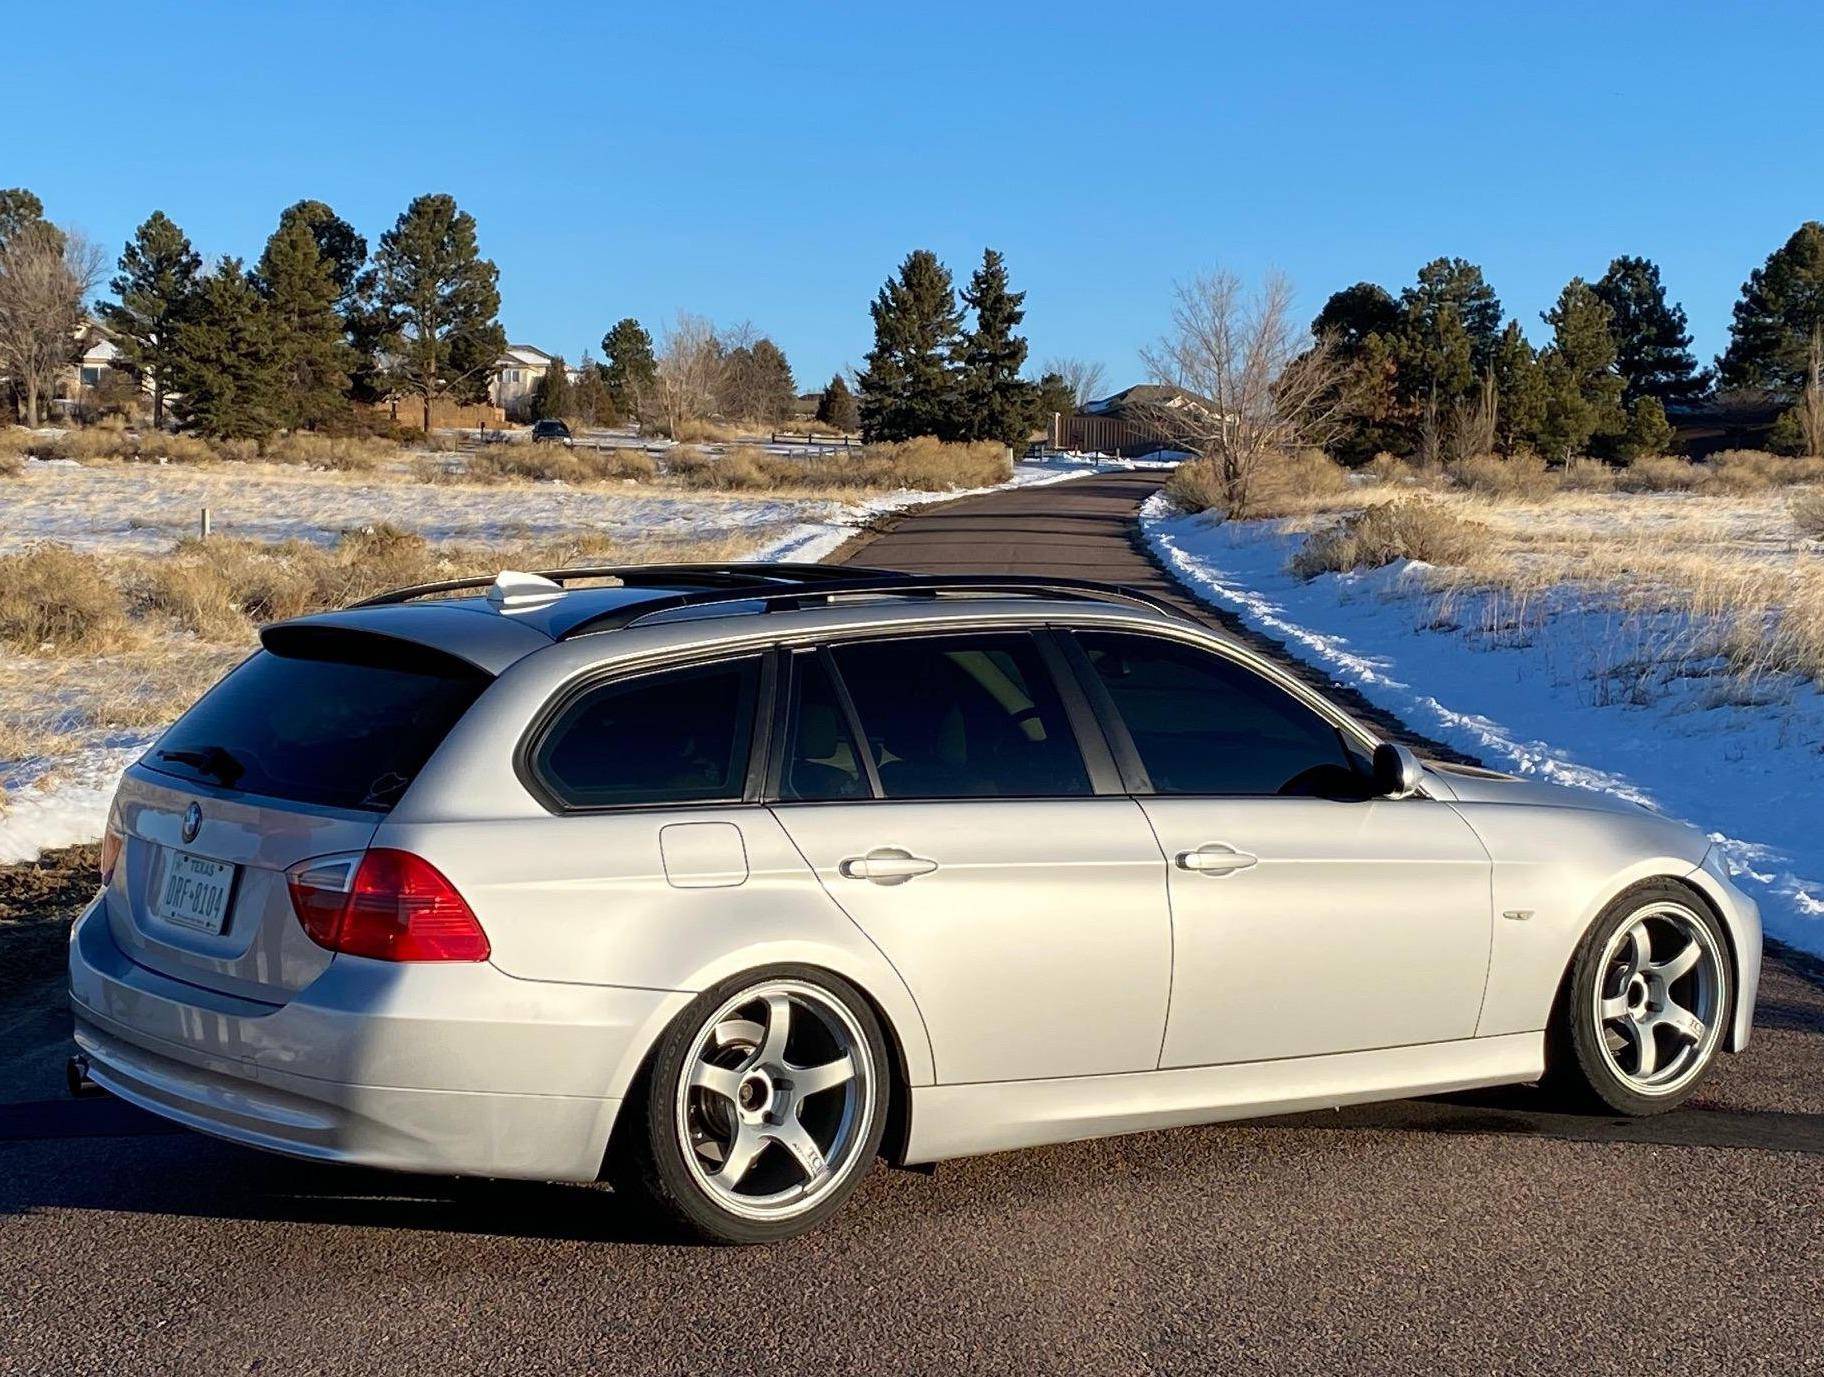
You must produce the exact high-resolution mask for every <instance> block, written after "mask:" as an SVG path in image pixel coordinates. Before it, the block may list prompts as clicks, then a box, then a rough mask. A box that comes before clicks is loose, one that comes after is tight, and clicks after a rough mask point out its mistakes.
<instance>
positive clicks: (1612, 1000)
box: [1592, 900, 1727, 1095]
mask: <svg viewBox="0 0 1824 1377" xmlns="http://www.w3.org/2000/svg"><path fill="white" fill-rule="evenodd" d="M1597 969H1598V978H1597V980H1596V983H1595V988H1594V991H1593V993H1592V998H1593V999H1594V1002H1595V1009H1594V1012H1595V1016H1596V1022H1597V1026H1598V1027H1599V1028H1600V1029H1601V1031H1602V1037H1601V1048H1602V1053H1603V1057H1604V1059H1605V1061H1606V1062H1607V1063H1608V1065H1609V1068H1610V1069H1611V1070H1612V1071H1613V1072H1614V1073H1615V1074H1616V1075H1617V1076H1618V1077H1620V1078H1621V1079H1622V1080H1623V1081H1624V1082H1625V1083H1626V1084H1627V1086H1628V1087H1629V1088H1630V1089H1632V1090H1634V1091H1635V1092H1636V1093H1638V1094H1641V1095H1669V1094H1673V1093H1675V1092H1677V1091H1678V1090H1680V1089H1682V1088H1683V1087H1684V1086H1685V1084H1686V1083H1687V1082H1689V1081H1690V1080H1691V1079H1692V1078H1693V1077H1695V1076H1696V1075H1697V1074H1698V1072H1700V1071H1701V1070H1702V1069H1703V1068H1704V1067H1705V1066H1706V1065H1707V1064H1708V1063H1709V1061H1710V1057H1711V1054H1712V1052H1713V1051H1714V1049H1715V1045H1716V1041H1717V1038H1718V1037H1719V1036H1720V1034H1721V1032H1722V1028H1721V1019H1720V1018H1719V1017H1718V1015H1719V1013H1720V1011H1721V1010H1722V1009H1723V1008H1724V1007H1725V1001H1724V981H1725V980H1726V979H1727V975H1726V972H1727V966H1726V965H1725V964H1724V961H1723V955H1722V953H1721V951H1719V950H1718V948H1717V942H1716V938H1715V936H1714V935H1713V934H1712V932H1711V929H1710V927H1709V925H1708V924H1706V923H1704V922H1702V921H1701V920H1700V919H1699V918H1698V916H1697V914H1696V913H1695V912H1694V911H1693V910H1692V909H1691V908H1690V907H1688V906H1686V905H1684V904H1679V903H1673V902H1670V901H1665V900H1660V901H1656V902H1654V903H1650V904H1647V905H1645V906H1643V907H1641V908H1639V909H1637V910H1635V911H1634V912H1633V913H1632V914H1631V915H1630V916H1629V918H1628V921H1626V922H1624V923H1623V924H1622V925H1621V926H1620V927H1618V928H1617V929H1616V930H1615V931H1614V933H1613V934H1611V935H1610V937H1609V939H1608V943H1607V945H1606V946H1605V947H1604V949H1603V953H1602V957H1601V960H1600V962H1599V965H1598V968H1597Z"/></svg>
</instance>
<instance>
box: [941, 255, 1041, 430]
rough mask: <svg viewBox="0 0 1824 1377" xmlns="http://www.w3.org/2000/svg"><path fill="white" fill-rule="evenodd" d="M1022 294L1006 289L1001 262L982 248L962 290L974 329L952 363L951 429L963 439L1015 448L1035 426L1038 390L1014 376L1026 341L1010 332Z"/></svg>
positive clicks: (1019, 317)
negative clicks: (954, 396)
mask: <svg viewBox="0 0 1824 1377" xmlns="http://www.w3.org/2000/svg"><path fill="white" fill-rule="evenodd" d="M1025 300H1026V293H1024V292H1015V291H1010V290H1008V282H1007V260H1006V259H1004V258H1003V257H1002V256H1001V255H1000V254H999V253H998V252H997V251H996V250H994V249H984V250H982V263H981V266H980V267H979V268H977V269H976V270H975V274H974V275H973V276H972V277H971V278H970V279H969V285H968V286H967V287H965V288H964V289H963V301H964V302H965V303H967V305H968V306H969V308H970V309H971V310H973V311H974V312H975V328H974V329H972V330H970V331H968V332H967V333H965V334H964V336H963V339H962V348H961V349H960V350H959V354H958V359H959V364H960V368H959V370H958V377H957V404H958V416H957V422H956V431H957V434H958V436H959V438H961V439H964V440H998V441H999V442H1000V443H1001V444H1003V445H1015V444H1019V443H1020V442H1021V441H1023V440H1025V439H1026V437H1027V436H1029V435H1030V434H1031V433H1032V430H1033V427H1034V426H1035V425H1036V424H1037V423H1038V389H1037V388H1036V387H1035V386H1034V385H1033V384H1032V383H1031V382H1029V381H1027V380H1026V379H1025V378H1023V377H1021V376H1020V370H1021V369H1022V368H1024V367H1025V366H1026V340H1025V337H1024V336H1022V335H1019V334H1016V333H1015V331H1016V330H1017V329H1018V327H1019V325H1020V322H1021V321H1023V320H1025V318H1026V312H1025V311H1024V310H1023V309H1021V306H1022V303H1023V302H1024V301H1025Z"/></svg>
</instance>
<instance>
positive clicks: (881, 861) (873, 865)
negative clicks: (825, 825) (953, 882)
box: [836, 846, 937, 885]
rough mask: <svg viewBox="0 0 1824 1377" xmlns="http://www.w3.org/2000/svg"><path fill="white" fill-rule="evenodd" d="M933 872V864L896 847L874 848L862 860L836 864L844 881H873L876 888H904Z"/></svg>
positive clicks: (935, 866)
mask: <svg viewBox="0 0 1824 1377" xmlns="http://www.w3.org/2000/svg"><path fill="white" fill-rule="evenodd" d="M936 869H937V862H936V861H933V860H927V859H926V858H925V857H923V856H914V855H913V854H912V853H911V852H910V851H906V850H904V849H902V848H900V847H897V846H877V847H875V848H874V849H873V850H872V851H870V852H868V854H867V855H865V856H850V857H848V858H847V859H846V860H842V861H839V862H837V864H836V872H837V873H838V874H839V875H841V876H842V877H843V878H844V879H849V880H872V881H873V882H874V883H875V884H877V885H903V884H904V883H905V882H906V881H907V880H911V879H915V878H916V877H918V876H920V875H929V874H930V873H931V872H932V871H933V870H936Z"/></svg>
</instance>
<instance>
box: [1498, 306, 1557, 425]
mask: <svg viewBox="0 0 1824 1377" xmlns="http://www.w3.org/2000/svg"><path fill="white" fill-rule="evenodd" d="M1493 368H1494V375H1495V396H1496V398H1497V399H1498V402H1499V408H1498V411H1497V414H1496V417H1495V445H1496V448H1498V449H1499V450H1500V451H1501V453H1503V454H1510V455H1511V454H1514V453H1516V452H1518V451H1519V450H1522V449H1526V448H1536V447H1537V446H1538V445H1539V435H1540V431H1541V430H1542V429H1543V428H1544V426H1545V374H1544V372H1543V370H1542V369H1541V368H1540V366H1539V355H1538V353H1537V352H1536V351H1535V350H1534V349H1533V346H1532V344H1531V343H1529V342H1528V340H1527V338H1526V332H1525V331H1523V330H1522V329H1521V328H1520V322H1519V321H1517V320H1510V321H1508V323H1507V328H1506V329H1505V330H1503V331H1502V332H1501V339H1500V341H1499V342H1498V343H1497V344H1496V345H1495V361H1494V365H1493Z"/></svg>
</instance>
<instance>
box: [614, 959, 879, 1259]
mask: <svg viewBox="0 0 1824 1377" xmlns="http://www.w3.org/2000/svg"><path fill="white" fill-rule="evenodd" d="M889 1084H890V1083H889V1079H888V1071H887V1055H886V1040H885V1037H884V1035H883V1033H882V1032H881V1028H880V1021H879V1019H877V1018H876V1017H875V1016H874V1012H873V1010H872V1009H871V1008H870V1007H869V1005H868V1003H867V1001H866V1000H865V999H864V998H862V996H861V995H860V993H859V992H857V991H856V990H855V988H854V987H853V986H852V985H850V984H849V983H848V982H847V981H845V980H842V979H841V978H840V977H837V976H835V975H832V974H830V973H828V972H825V971H817V970H813V969H810V968H807V967H790V966H781V967H776V968H773V969H770V970H765V971H756V972H751V973H749V974H746V975H742V976H738V977H736V978H734V979H732V980H727V981H724V982H722V983H721V984H719V985H717V986H715V987H714V988H712V989H710V990H707V991H705V992H704V993H703V994H701V995H699V996H698V997H697V999H696V1000H694V1001H693V1002H692V1003H691V1005H690V1007H689V1008H688V1009H686V1010H685V1011H684V1013H683V1014H682V1015H680V1016H679V1017H678V1018H677V1019H676V1020H675V1021H674V1022H673V1024H672V1026H671V1027H670V1028H669V1029H668V1030H667V1031H666V1033H665V1035H664V1037H663V1038H662V1039H661V1040H660V1044H659V1047H658V1051H657V1054H656V1056H655V1058H654V1060H653V1063H652V1067H651V1071H650V1074H649V1075H648V1076H647V1077H646V1082H645V1094H644V1101H643V1104H642V1106H641V1108H642V1109H643V1113H644V1122H643V1123H640V1124H638V1125H637V1126H630V1127H632V1128H634V1130H635V1131H634V1133H633V1141H632V1142H631V1143H630V1144H629V1147H630V1148H631V1155H632V1159H633V1161H632V1165H633V1166H634V1168H635V1169H636V1170H635V1176H636V1179H637V1181H638V1184H639V1185H640V1187H641V1188H642V1189H643V1190H644V1191H645V1192H646V1194H647V1195H648V1196H649V1197H650V1198H651V1199H652V1200H653V1202H654V1203H656V1204H658V1205H659V1206H660V1207H662V1208H663V1209H664V1210H665V1211H666V1212H667V1213H668V1214H670V1215H671V1216H672V1217H674V1218H675V1219H676V1220H677V1221H678V1222H680V1223H682V1224H683V1225H685V1226H686V1227H687V1228H688V1229H690V1230H691V1231H692V1232H694V1233H696V1234H698V1235H699V1236H701V1237H704V1238H708V1239H712V1240H715V1241H718V1242H725V1243H769V1242H775V1241H778V1240H780V1239H785V1238H790V1237H793V1236H794V1235H796V1234H800V1233H804V1232H805V1231H807V1230H809V1229H813V1228H815V1227H816V1226H817V1225H818V1224H820V1223H822V1222H823V1221H824V1220H825V1219H827V1218H829V1216H830V1215H831V1214H833V1213H835V1211H836V1210H837V1209H839V1208H840V1207H841V1206H842V1203H843V1201H844V1200H846V1199H847V1198H848V1196H849V1194H850V1192H851V1191H853V1190H854V1189H855V1186H856V1185H857V1183H858V1182H859V1181H860V1180H861V1177H862V1175H863V1174H864V1173H865V1172H866V1171H867V1169H868V1166H869V1164H870V1163H872V1161H873V1160H874V1156H875V1154H876V1153H877V1152H878V1151H879V1148H880V1139H881V1133H882V1132H883V1130H884V1128H885V1125H886V1111H887V1096H888V1092H889Z"/></svg>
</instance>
